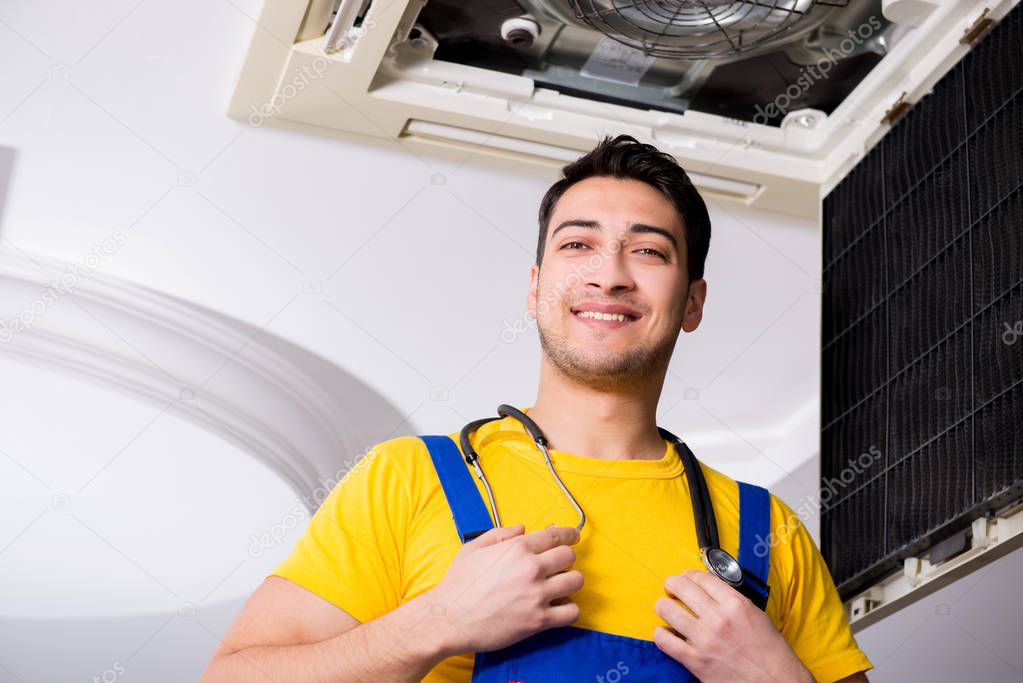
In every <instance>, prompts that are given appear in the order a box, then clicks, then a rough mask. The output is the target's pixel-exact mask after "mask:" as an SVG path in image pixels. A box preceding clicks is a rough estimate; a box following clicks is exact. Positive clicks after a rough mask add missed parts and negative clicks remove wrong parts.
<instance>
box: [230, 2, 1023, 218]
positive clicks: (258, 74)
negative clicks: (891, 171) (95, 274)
mask: <svg viewBox="0 0 1023 683" xmlns="http://www.w3.org/2000/svg"><path fill="white" fill-rule="evenodd" d="M1012 4H1013V2H1012V0H1001V1H995V0H992V1H987V2H984V1H981V0H947V1H943V0H883V1H882V0H863V1H861V0H844V1H831V2H825V1H824V0H749V1H733V0H519V1H517V2H515V1H510V0H310V1H309V2H298V1H296V0H264V5H263V8H262V11H261V13H260V15H259V18H258V23H259V26H258V27H257V28H256V30H255V32H254V35H253V39H252V44H251V45H250V48H249V51H248V54H247V56H246V59H245V63H244V66H243V68H242V72H241V75H240V77H239V80H238V83H237V86H236V89H235V92H234V94H233V97H232V99H231V105H230V115H231V116H232V117H234V118H236V119H239V120H242V121H247V122H249V124H250V125H253V126H262V125H264V124H270V125H278V126H283V127H288V128H294V129H299V130H305V131H309V132H313V133H318V134H325V135H336V136H339V137H349V136H351V135H356V136H359V137H360V138H366V137H368V138H378V139H383V140H390V141H394V140H397V141H398V142H399V143H400V144H401V145H402V146H404V147H406V148H407V149H410V150H412V151H415V152H416V153H420V152H426V153H430V154H438V155H441V156H445V157H449V158H453V159H458V160H461V159H464V158H465V157H466V156H468V155H469V154H472V155H473V157H474V158H480V159H492V160H499V161H501V162H502V163H504V164H508V165H512V166H515V167H517V168H529V169H535V170H538V171H540V172H542V173H545V174H549V175H551V176H553V175H554V174H555V173H556V171H557V168H558V167H560V166H561V165H563V164H564V163H566V162H568V161H570V160H572V159H575V158H577V157H578V156H579V155H580V154H581V153H582V152H584V151H586V150H587V149H589V148H591V147H592V146H593V144H594V142H595V141H596V140H597V139H598V138H599V137H600V136H602V135H605V134H612V135H613V134H616V133H630V134H632V135H634V136H636V137H637V138H639V139H641V140H643V141H646V142H651V143H653V144H655V145H657V146H658V147H659V148H660V149H662V150H664V151H666V152H668V153H671V154H672V155H674V156H675V157H676V158H678V160H679V162H680V163H681V164H682V165H683V167H684V168H685V169H686V170H687V171H688V172H689V173H690V175H691V176H692V177H693V181H694V183H696V185H697V186H698V187H699V188H700V189H701V191H702V192H704V193H705V194H709V195H711V196H712V197H714V198H721V199H724V200H728V201H736V202H741V203H743V204H746V205H750V206H755V207H758V208H762V209H765V210H771V211H779V212H783V213H789V214H794V215H799V216H804V217H810V218H818V216H819V211H820V200H821V197H822V196H823V195H824V194H826V193H827V192H828V191H830V189H831V187H833V186H834V185H835V184H837V183H838V181H839V180H841V178H842V176H843V175H844V173H845V172H846V171H848V170H849V169H850V168H851V167H852V166H853V165H854V164H855V163H856V162H857V161H858V160H859V159H860V158H862V156H863V155H864V154H865V153H866V151H867V150H869V148H870V147H871V146H873V144H874V143H875V142H876V141H877V140H878V139H879V138H880V137H881V136H882V135H883V134H884V132H885V131H886V130H887V129H888V128H889V127H890V126H891V125H893V124H894V123H895V122H896V121H897V120H898V119H899V118H900V117H901V116H902V115H903V114H904V113H905V112H906V111H907V110H908V109H909V108H910V107H911V106H912V103H914V102H915V101H917V100H919V99H920V98H921V97H923V96H925V95H926V94H927V92H928V91H929V89H930V88H931V86H932V85H933V84H934V83H935V82H936V81H937V80H938V79H939V78H940V77H941V76H942V75H943V74H944V73H945V71H947V70H948V68H949V67H950V66H951V65H952V64H954V63H955V62H956V61H957V60H958V59H959V58H960V57H961V56H962V54H963V53H964V52H965V51H966V50H968V49H969V46H970V45H971V44H972V43H973V42H976V40H978V39H979V38H980V37H981V36H982V35H983V33H984V32H985V28H986V27H987V26H988V25H989V24H990V23H993V22H992V21H991V20H990V19H989V16H994V15H1001V14H1004V12H1005V11H1007V8H1008V6H1010V5H1012Z"/></svg>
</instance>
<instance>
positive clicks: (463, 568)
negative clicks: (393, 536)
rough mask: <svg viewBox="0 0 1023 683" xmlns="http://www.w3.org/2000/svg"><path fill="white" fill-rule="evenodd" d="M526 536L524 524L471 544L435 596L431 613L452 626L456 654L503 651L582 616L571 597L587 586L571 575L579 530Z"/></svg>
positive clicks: (559, 529)
mask: <svg viewBox="0 0 1023 683" xmlns="http://www.w3.org/2000/svg"><path fill="white" fill-rule="evenodd" d="M524 531H525V526H524V525H522V524H516V525H515V526H511V527H499V528H495V529H490V530H489V531H487V532H486V533H484V534H482V535H480V536H478V537H476V538H474V539H473V540H472V541H469V542H468V543H466V544H465V545H463V546H462V547H461V548H460V549H459V551H458V554H457V555H456V556H455V559H454V560H453V561H452V562H451V566H450V567H449V568H448V571H447V573H446V574H445V575H444V578H443V579H442V580H441V582H440V583H438V584H437V585H436V586H435V587H434V588H432V589H431V590H430V591H429V592H428V593H429V595H428V598H427V600H428V601H429V602H430V604H431V610H430V611H431V612H434V613H436V614H440V615H443V621H445V622H447V623H448V624H450V626H451V633H450V634H449V635H450V642H449V644H450V646H451V649H452V651H453V652H454V653H466V652H487V651H490V650H498V649H500V648H503V647H507V646H508V645H511V644H512V643H516V642H518V641H520V640H522V639H523V638H526V637H528V636H530V635H532V634H534V633H536V632H538V631H543V630H545V629H549V628H554V627H558V626H568V625H569V624H572V623H573V622H575V621H576V620H577V619H578V618H579V606H578V605H576V604H575V603H573V602H571V601H569V600H568V599H567V596H568V595H569V594H570V593H574V592H575V591H577V590H579V589H580V588H581V587H582V585H583V576H582V574H581V573H580V572H579V571H578V570H576V569H570V567H571V566H572V563H573V562H575V551H574V550H572V548H570V547H569V546H570V545H572V544H575V543H576V542H577V541H578V540H579V531H578V530H577V529H576V528H575V527H572V526H549V527H547V528H546V529H539V530H537V531H532V532H530V533H528V534H526V533H523V532H524ZM424 597H426V596H424Z"/></svg>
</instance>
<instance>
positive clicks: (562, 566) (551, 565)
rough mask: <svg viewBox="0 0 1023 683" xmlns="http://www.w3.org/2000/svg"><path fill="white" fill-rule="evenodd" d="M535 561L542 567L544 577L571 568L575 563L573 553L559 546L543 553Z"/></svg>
mask: <svg viewBox="0 0 1023 683" xmlns="http://www.w3.org/2000/svg"><path fill="white" fill-rule="evenodd" d="M537 559H539V560H540V564H541V565H542V566H543V570H544V576H550V575H552V574H557V573H558V572H561V571H564V570H566V569H568V568H569V567H571V566H572V564H573V563H574V562H575V551H574V550H572V549H571V548H570V547H568V546H567V545H559V546H556V547H554V548H551V549H550V550H545V551H543V552H542V553H540V554H539V555H537Z"/></svg>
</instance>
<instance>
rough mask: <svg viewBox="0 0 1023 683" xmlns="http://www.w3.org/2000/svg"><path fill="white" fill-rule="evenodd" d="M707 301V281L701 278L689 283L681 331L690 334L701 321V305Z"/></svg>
mask: <svg viewBox="0 0 1023 683" xmlns="http://www.w3.org/2000/svg"><path fill="white" fill-rule="evenodd" d="M706 300H707V281H706V280H704V279H703V278H702V277H701V278H700V279H699V280H693V281H692V282H690V283H689V292H688V295H687V298H686V310H685V313H684V314H683V316H682V329H683V330H685V331H686V332H692V331H693V330H695V329H696V328H697V327H699V326H700V321H701V320H703V304H704V302H706Z"/></svg>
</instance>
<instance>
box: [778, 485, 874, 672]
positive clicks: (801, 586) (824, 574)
mask: <svg viewBox="0 0 1023 683" xmlns="http://www.w3.org/2000/svg"><path fill="white" fill-rule="evenodd" d="M772 498H774V500H775V501H777V505H778V506H779V507H780V509H781V516H782V519H781V521H780V522H778V526H776V528H775V533H776V534H777V535H778V538H779V541H780V542H779V543H778V544H777V545H776V546H775V547H774V548H772V550H771V552H772V553H774V552H778V551H779V550H781V551H782V552H781V553H780V555H781V558H780V561H781V562H782V563H783V564H784V565H786V566H783V567H782V572H781V575H782V577H783V580H784V577H786V576H787V577H788V581H787V585H786V590H785V593H784V594H783V595H782V600H781V605H780V608H779V610H780V618H781V634H782V635H783V636H784V637H785V640H787V641H788V643H789V645H790V646H791V647H792V649H793V651H794V652H795V653H796V655H797V656H798V657H799V659H800V661H802V662H803V665H804V666H806V668H807V669H809V670H810V673H812V674H813V676H814V678H815V679H816V680H817V681H819V683H833V682H834V681H839V680H841V679H843V678H845V677H846V676H851V675H853V674H854V673H857V672H859V671H867V670H869V669H872V668H873V666H874V665H873V664H871V662H870V660H869V659H867V656H866V654H864V652H863V651H862V650H860V648H859V645H857V643H856V639H855V638H854V637H853V634H852V629H851V628H850V627H849V622H848V621H847V620H846V617H845V609H844V607H843V606H842V600H841V598H840V597H839V595H838V590H837V589H836V588H835V583H834V579H832V577H831V572H830V571H829V570H828V566H827V564H826V563H825V562H824V557H823V556H822V555H821V553H820V550H818V549H817V546H816V544H815V543H814V541H813V537H811V536H810V532H809V531H807V529H806V527H805V526H804V525H803V522H802V520H801V519H800V518H799V517H798V515H796V513H795V512H793V511H792V509H791V508H789V506H788V505H786V504H785V503H784V502H783V501H782V500H780V499H778V498H775V497H774V496H772Z"/></svg>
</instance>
